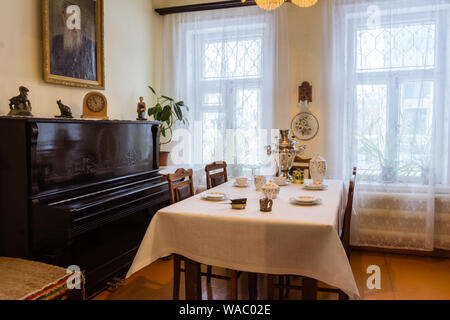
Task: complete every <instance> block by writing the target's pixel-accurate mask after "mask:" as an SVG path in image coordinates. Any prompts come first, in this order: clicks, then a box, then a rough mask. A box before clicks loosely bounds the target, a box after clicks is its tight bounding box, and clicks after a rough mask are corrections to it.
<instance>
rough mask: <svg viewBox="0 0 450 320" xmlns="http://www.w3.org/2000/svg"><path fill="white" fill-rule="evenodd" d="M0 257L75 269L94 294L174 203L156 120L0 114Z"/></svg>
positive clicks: (128, 259)
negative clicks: (161, 169)
mask: <svg viewBox="0 0 450 320" xmlns="http://www.w3.org/2000/svg"><path fill="white" fill-rule="evenodd" d="M0 136H1V144H0V256H7V257H15V258H25V259H32V260H36V261H42V262H46V263H50V264H54V265H58V266H61V267H69V266H78V267H79V268H80V269H81V270H82V271H84V273H85V277H86V293H87V295H88V296H92V295H94V294H95V293H97V292H99V291H100V290H102V289H104V288H105V287H106V286H107V284H108V283H109V284H110V283H111V279H117V278H120V277H122V276H123V275H124V274H125V273H126V272H127V270H128V268H129V266H130V265H131V263H132V260H133V258H134V256H135V254H136V252H137V249H138V247H139V244H140V242H141V240H142V238H143V236H144V234H145V231H146V229H147V227H148V225H149V223H150V220H151V218H152V216H153V215H154V214H155V213H156V211H158V210H159V209H160V208H162V207H164V206H167V205H168V204H169V194H168V186H167V182H165V181H164V179H161V175H160V174H159V163H158V152H159V151H158V144H159V136H160V130H159V123H158V122H150V121H142V122H136V121H103V120H72V119H71V120H65V119H43V118H22V117H0Z"/></svg>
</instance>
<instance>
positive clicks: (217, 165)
mask: <svg viewBox="0 0 450 320" xmlns="http://www.w3.org/2000/svg"><path fill="white" fill-rule="evenodd" d="M221 169H222V171H220V172H216V173H211V172H212V171H216V170H221ZM205 171H206V187H207V189H208V190H209V189H211V188H214V187H217V186H219V185H221V184H223V183H225V182H228V175H227V163H226V162H225V161H220V162H213V163H211V164H208V165H207V166H206V167H205Z"/></svg>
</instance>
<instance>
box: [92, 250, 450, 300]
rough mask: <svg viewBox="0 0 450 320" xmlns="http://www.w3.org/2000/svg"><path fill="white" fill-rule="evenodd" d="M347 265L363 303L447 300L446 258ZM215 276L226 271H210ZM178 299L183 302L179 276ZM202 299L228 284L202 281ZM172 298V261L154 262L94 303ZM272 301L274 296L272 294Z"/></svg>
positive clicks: (449, 266)
mask: <svg viewBox="0 0 450 320" xmlns="http://www.w3.org/2000/svg"><path fill="white" fill-rule="evenodd" d="M351 265H352V269H353V274H354V276H355V280H356V283H357V285H358V289H359V292H360V294H361V298H362V299H365V300H404V299H413V300H428V299H437V300H450V259H436V258H427V257H417V256H407V255H394V254H380V253H365V252H352V255H351ZM370 265H377V266H379V267H380V269H381V289H380V290H369V289H368V288H367V285H366V282H367V279H368V277H369V276H370V275H369V274H367V267H368V266H370ZM213 271H214V272H215V273H223V274H226V272H227V271H226V270H221V269H220V268H213ZM181 280H182V281H181V282H182V285H181V292H180V298H181V299H184V286H183V282H184V277H183V276H182V279H181ZM202 281H203V299H219V300H223V299H229V297H230V296H229V285H228V281H224V280H216V279H213V280H212V284H211V286H209V287H207V286H206V281H205V280H204V279H203V280H202ZM265 284H266V281H265V277H263V276H260V277H259V278H258V287H259V292H258V298H259V299H266V297H267V296H266V287H265ZM171 298H172V261H161V260H160V261H157V262H155V263H154V264H152V265H151V266H149V267H147V268H144V269H143V270H141V271H139V272H137V273H136V274H134V275H133V276H132V277H130V278H129V279H127V280H126V282H125V283H124V285H123V286H122V287H120V288H117V289H114V290H111V291H104V292H102V293H100V294H99V295H98V296H96V297H95V300H170V299H171ZM275 298H277V295H276V294H275ZM318 298H319V299H337V295H334V294H328V293H319V297H318ZM239 299H248V292H247V277H246V274H243V275H242V276H241V278H240V280H239ZM289 299H301V292H300V291H292V292H291V294H290V296H289Z"/></svg>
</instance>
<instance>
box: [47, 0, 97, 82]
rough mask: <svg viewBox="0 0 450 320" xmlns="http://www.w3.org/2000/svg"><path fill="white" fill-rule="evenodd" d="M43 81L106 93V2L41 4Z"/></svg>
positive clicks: (52, 0) (62, 0) (51, 0)
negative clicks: (104, 6) (104, 8)
mask: <svg viewBox="0 0 450 320" xmlns="http://www.w3.org/2000/svg"><path fill="white" fill-rule="evenodd" d="M41 1H42V43H43V44H42V48H43V78H44V81H45V82H47V83H52V84H59V85H64V86H72V87H80V88H90V89H99V90H104V89H105V62H104V61H105V58H104V12H103V0H41Z"/></svg>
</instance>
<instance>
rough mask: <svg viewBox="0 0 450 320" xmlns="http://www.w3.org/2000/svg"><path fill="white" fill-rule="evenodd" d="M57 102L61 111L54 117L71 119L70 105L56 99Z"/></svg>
mask: <svg viewBox="0 0 450 320" xmlns="http://www.w3.org/2000/svg"><path fill="white" fill-rule="evenodd" d="M56 103H57V104H58V107H59V110H60V111H61V115H60V116H55V117H56V118H66V119H72V118H73V116H72V110H70V107H68V106H66V105H64V104H63V103H62V102H61V100H58V101H56Z"/></svg>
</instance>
